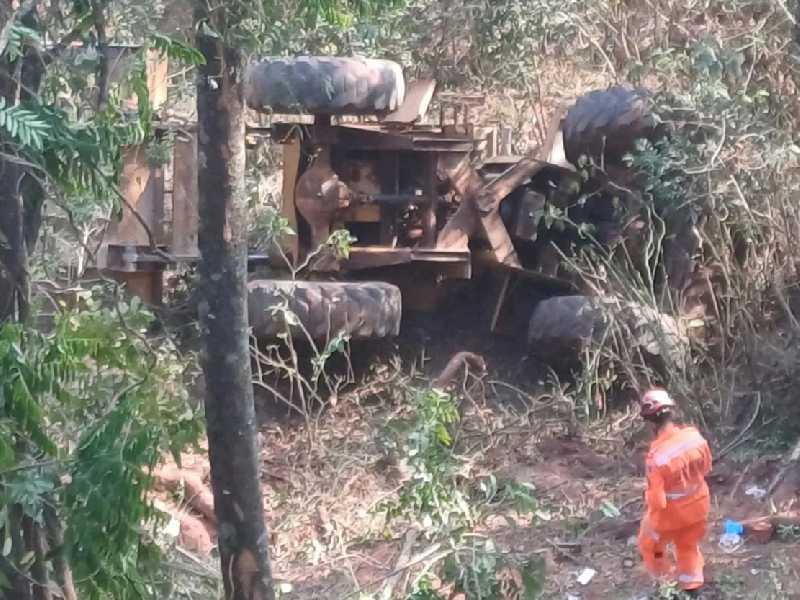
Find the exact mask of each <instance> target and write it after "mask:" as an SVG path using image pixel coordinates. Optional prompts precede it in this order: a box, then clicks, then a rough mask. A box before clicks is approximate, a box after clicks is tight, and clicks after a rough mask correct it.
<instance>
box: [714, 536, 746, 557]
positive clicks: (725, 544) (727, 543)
mask: <svg viewBox="0 0 800 600" xmlns="http://www.w3.org/2000/svg"><path fill="white" fill-rule="evenodd" d="M741 545H742V536H740V535H738V534H736V533H723V534H722V535H721V536H720V538H719V547H720V548H721V549H722V551H723V552H727V553H731V552H735V551H736V550H738V549H739V548H740V547H741Z"/></svg>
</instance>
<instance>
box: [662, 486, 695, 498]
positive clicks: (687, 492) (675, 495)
mask: <svg viewBox="0 0 800 600" xmlns="http://www.w3.org/2000/svg"><path fill="white" fill-rule="evenodd" d="M699 490H700V486H699V485H693V486H690V487H688V488H686V489H685V490H683V491H681V492H678V491H674V492H664V496H666V498H667V500H680V499H681V498H688V497H689V496H691V495H693V494H695V493H697V492H698V491H699Z"/></svg>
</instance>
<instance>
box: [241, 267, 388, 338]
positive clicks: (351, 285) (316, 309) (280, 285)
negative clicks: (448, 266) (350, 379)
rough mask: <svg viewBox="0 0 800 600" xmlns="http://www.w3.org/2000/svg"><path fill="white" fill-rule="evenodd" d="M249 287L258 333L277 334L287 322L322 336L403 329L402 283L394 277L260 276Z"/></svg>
mask: <svg viewBox="0 0 800 600" xmlns="http://www.w3.org/2000/svg"><path fill="white" fill-rule="evenodd" d="M248 292H249V295H248V312H249V318H250V327H251V328H252V330H253V335H255V336H256V337H257V338H261V339H271V338H276V337H277V336H279V335H281V334H283V333H285V332H286V330H287V323H288V328H289V331H290V332H291V335H292V336H293V337H294V338H296V339H307V337H309V336H310V337H311V338H312V339H313V340H314V341H322V342H324V341H326V340H327V339H329V338H332V337H333V336H335V335H337V334H345V335H348V336H350V337H351V339H375V338H385V337H393V336H396V335H398V334H399V333H400V318H401V313H402V302H401V298H400V289H399V288H398V287H396V286H394V285H391V284H388V283H383V282H372V281H370V282H342V281H282V280H275V279H258V280H255V281H251V282H250V283H249V284H248ZM294 321H298V322H299V324H298V323H295V322H294ZM300 324H302V327H301V326H300Z"/></svg>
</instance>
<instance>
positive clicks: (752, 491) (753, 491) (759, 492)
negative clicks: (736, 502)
mask: <svg viewBox="0 0 800 600" xmlns="http://www.w3.org/2000/svg"><path fill="white" fill-rule="evenodd" d="M744 495H745V496H752V497H753V498H755V499H757V500H761V498H763V497H764V496H766V495H767V490H765V489H764V488H760V487H758V486H757V485H751V486H750V487H749V488H747V489H746V490H745V491H744Z"/></svg>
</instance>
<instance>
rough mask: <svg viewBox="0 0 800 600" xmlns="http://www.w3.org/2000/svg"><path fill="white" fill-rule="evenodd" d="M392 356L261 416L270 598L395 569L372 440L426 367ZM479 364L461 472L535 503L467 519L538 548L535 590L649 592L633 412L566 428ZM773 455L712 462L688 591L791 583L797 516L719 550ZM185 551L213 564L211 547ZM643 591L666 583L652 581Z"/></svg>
mask: <svg viewBox="0 0 800 600" xmlns="http://www.w3.org/2000/svg"><path fill="white" fill-rule="evenodd" d="M400 364H401V363H396V367H395V368H394V369H393V368H392V367H391V366H385V367H384V371H382V372H377V373H373V374H372V377H371V379H370V382H369V384H368V385H367V384H365V385H363V386H361V387H359V388H356V389H355V390H354V391H352V392H350V394H349V395H346V396H343V397H342V398H340V399H339V402H338V403H337V405H336V406H335V407H333V408H331V409H329V410H328V411H326V412H325V413H324V414H323V415H321V416H320V418H319V420H318V421H317V422H315V423H312V424H311V425H310V426H309V425H308V424H306V423H304V422H299V421H297V420H294V421H291V420H287V421H286V422H284V423H273V424H271V425H267V426H264V427H263V429H262V432H261V442H262V451H261V457H262V464H263V485H264V498H265V500H264V507H265V511H266V515H267V521H268V524H269V526H270V529H271V537H272V552H273V554H272V560H273V565H274V571H275V577H276V579H278V580H279V581H281V582H283V583H285V584H289V585H288V586H286V587H285V589H286V593H285V594H284V596H283V597H285V598H292V599H311V598H320V599H336V600H339V599H345V598H358V594H359V592H360V591H364V592H367V591H375V590H378V589H380V588H381V587H382V586H383V585H384V584H385V583H386V581H387V580H388V579H389V578H390V576H392V575H394V574H395V569H396V566H397V562H398V557H399V555H400V553H401V548H402V546H403V543H404V540H405V531H404V527H402V526H393V527H391V528H389V527H387V526H386V525H385V521H384V518H383V514H382V513H381V512H380V510H378V506H379V504H380V503H381V502H382V501H384V500H386V499H387V498H390V497H392V496H393V495H394V494H396V492H397V490H398V489H399V487H400V486H401V485H402V483H403V480H404V476H405V475H404V469H403V464H402V463H401V462H398V461H397V459H396V457H395V456H392V455H391V453H387V451H386V450H385V448H384V446H383V444H382V440H383V439H384V437H385V431H386V427H387V424H388V423H390V422H391V421H392V420H393V419H396V418H397V417H398V416H400V415H401V414H402V413H403V412H404V411H405V410H406V406H405V404H404V402H403V401H402V399H401V396H402V394H401V393H400V392H401V390H402V388H404V387H406V386H413V385H417V386H421V385H425V381H426V380H425V379H423V378H415V377H412V376H409V374H408V370H407V368H406V367H401V366H400ZM492 375H493V374H491V373H490V375H489V376H487V377H485V378H484V379H482V380H481V381H480V382H477V383H476V382H475V381H473V382H472V385H470V386H465V387H464V388H463V389H462V393H463V395H464V399H463V400H462V402H461V410H462V413H463V420H462V423H461V429H460V431H459V434H458V435H459V449H460V450H459V451H460V453H461V454H462V456H463V457H464V458H465V465H466V466H465V470H464V472H463V475H464V477H465V478H468V479H478V478H480V477H483V476H488V475H490V474H494V475H495V476H496V477H498V478H500V479H511V480H515V481H517V482H520V483H528V484H531V485H533V486H534V487H535V489H536V494H535V495H536V498H537V500H538V503H539V505H538V509H537V510H536V511H535V512H534V513H529V514H517V513H515V512H514V511H512V510H511V509H503V510H500V511H498V512H497V514H494V515H493V516H491V517H490V518H489V519H487V521H486V523H485V525H484V526H483V529H482V530H481V531H480V533H485V534H486V535H489V536H491V537H492V538H493V539H494V540H495V541H496V544H497V547H498V549H499V550H500V552H502V553H505V554H508V555H509V556H511V557H514V558H517V559H520V560H524V559H526V558H529V557H532V556H541V557H543V558H544V559H545V561H546V564H547V584H546V592H545V596H544V597H545V598H569V597H573V598H575V597H577V598H582V599H587V600H588V599H594V598H597V599H599V598H619V599H628V598H630V599H634V598H636V599H638V598H645V597H648V594H654V593H655V589H656V588H655V587H654V585H653V583H652V582H650V581H649V580H648V578H647V576H646V575H645V573H644V572H643V571H642V568H641V566H640V561H639V558H638V555H637V550H636V546H635V535H636V529H637V526H638V518H639V516H640V513H641V510H642V503H641V498H642V492H643V480H642V466H641V465H642V459H643V453H644V451H645V448H646V445H647V440H646V433H645V432H644V431H643V430H642V429H641V427H640V424H639V423H637V420H636V418H635V417H634V416H633V415H630V414H627V413H625V412H622V413H620V414H619V415H617V416H616V417H614V418H607V419H605V420H604V421H603V422H602V423H595V424H590V425H586V424H584V425H580V426H579V427H578V428H577V429H576V428H575V427H574V426H570V421H569V419H567V418H566V417H565V416H564V411H563V410H560V407H559V401H558V398H557V397H556V398H553V397H551V396H547V395H542V394H539V395H535V394H529V393H526V392H525V391H523V390H516V389H515V388H516V387H517V386H516V385H513V384H508V383H504V382H500V381H493V377H492ZM309 427H310V428H309ZM309 431H313V433H312V434H309ZM778 458H779V457H777V456H774V457H770V456H767V457H763V456H762V457H753V456H748V455H747V454H742V455H740V456H738V457H736V458H728V459H726V460H725V461H724V462H722V463H720V464H718V465H716V466H715V469H714V473H713V474H712V477H711V478H710V483H711V486H712V493H713V497H714V508H713V514H712V518H711V523H710V528H709V534H708V536H707V539H706V541H705V544H704V551H705V554H706V557H707V578H708V579H709V581H710V582H711V583H710V585H709V586H708V590H707V591H706V592H705V595H704V596H703V597H706V598H764V599H767V598H776V599H777V598H800V583H798V577H797V572H798V567H800V556H799V555H798V553H797V552H796V548H797V545H796V543H795V541H794V538H795V536H797V535H798V534H800V531H798V530H797V529H792V528H784V529H782V530H781V531H780V532H779V533H780V534H781V535H780V536H778V537H776V539H774V540H773V541H772V542H770V543H769V544H766V545H759V544H756V543H755V542H753V541H752V540H748V541H746V543H745V544H744V546H743V547H742V548H741V549H740V550H738V551H737V552H735V553H733V554H726V553H725V552H723V551H722V550H721V549H720V548H719V546H718V544H717V543H716V540H717V539H718V538H719V535H720V533H721V530H722V521H723V520H724V519H725V518H735V519H745V518H749V517H755V516H760V515H765V514H768V513H769V512H770V506H769V505H767V504H765V503H764V502H763V501H759V500H757V499H755V498H753V497H751V496H748V495H746V493H745V492H746V491H747V490H748V489H749V488H751V487H752V486H754V485H757V486H761V487H762V488H765V487H767V486H768V484H769V482H770V481H771V479H772V478H773V476H774V473H775V471H776V469H777V467H778V462H779V461H778V460H777V459H778ZM183 466H184V468H186V469H188V470H190V471H192V472H194V473H197V474H198V475H199V476H200V477H202V478H207V474H208V473H207V472H208V467H207V463H206V461H205V458H204V457H203V456H202V454H196V455H187V456H186V457H185V460H184V465H183ZM798 489H800V473H795V472H791V473H789V475H788V476H787V478H786V479H785V480H784V483H783V484H782V485H781V486H780V487H779V488H778V489H777V490H776V493H775V495H774V496H773V502H774V503H775V506H774V508H775V509H781V510H791V509H793V508H794V506H793V505H794V503H795V502H796V500H797V494H798ZM190 512H191V510H190ZM197 516H198V517H199V516H200V515H197ZM210 530H211V532H212V535H213V527H210ZM182 542H183V543H184V544H185V543H186V540H182ZM188 544H189V546H191V540H189V542H188ZM424 551H425V544H424V543H423V542H418V544H417V545H416V547H414V548H413V552H412V555H415V554H420V553H422V554H424ZM200 560H201V561H203V562H204V563H205V564H206V565H207V566H208V567H209V568H208V569H207V571H208V572H213V568H214V559H213V558H211V557H206V558H201V559H200ZM585 568H591V569H594V570H595V571H596V575H595V576H594V578H593V579H592V580H591V581H590V582H589V584H588V585H585V586H584V585H581V584H579V583H578V582H577V574H578V573H580V572H581V571H582V570H583V569H585ZM192 597H202V596H192ZM206 597H207V596H206ZM650 597H662V598H667V597H672V596H670V595H669V593H668V592H666V591H662V592H660V595H652V596H650Z"/></svg>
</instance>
